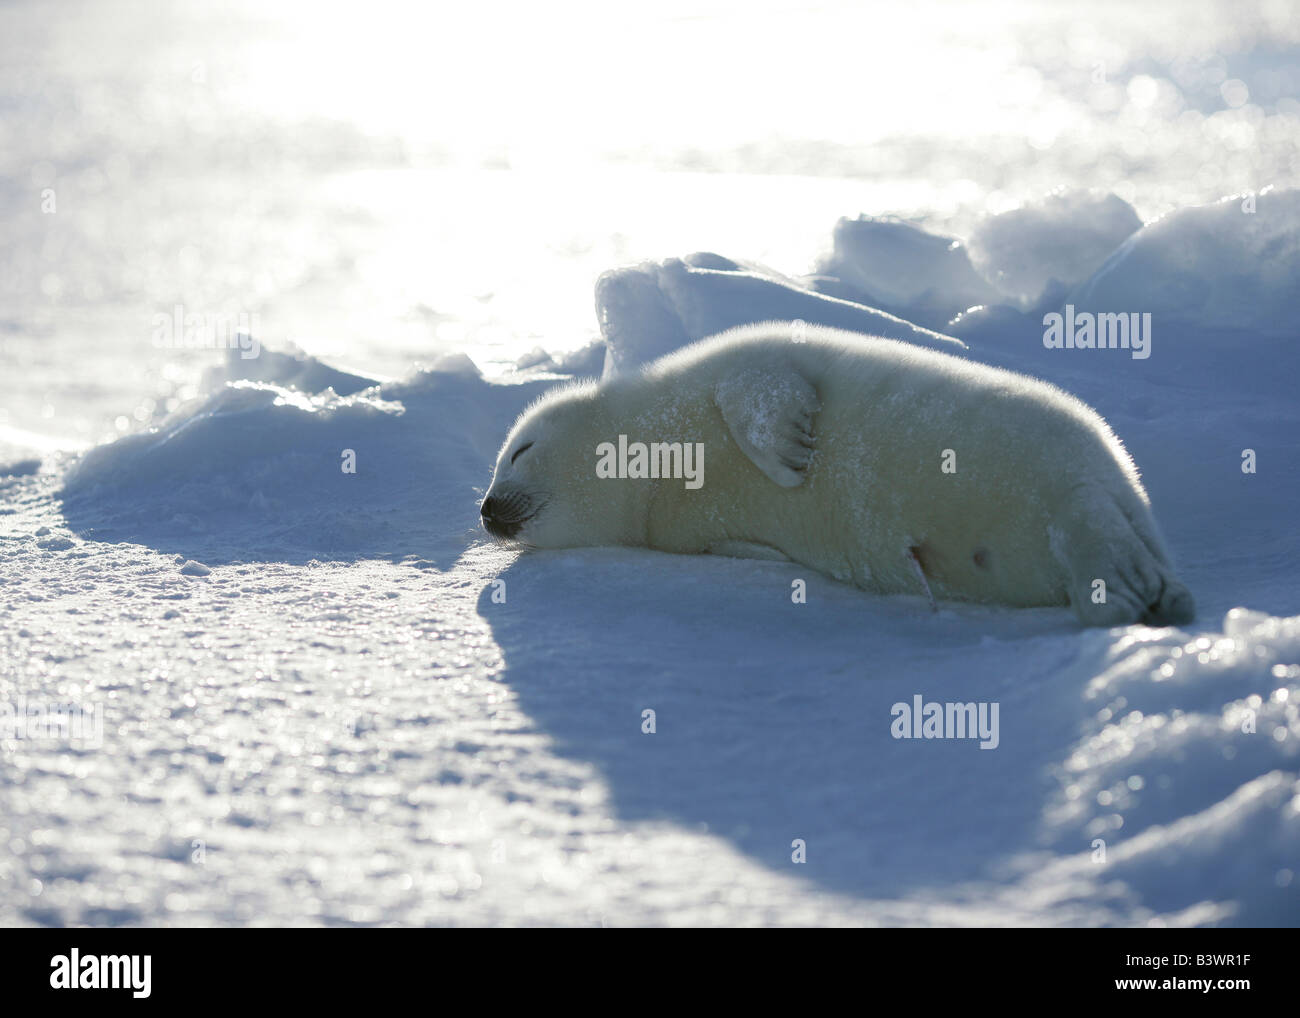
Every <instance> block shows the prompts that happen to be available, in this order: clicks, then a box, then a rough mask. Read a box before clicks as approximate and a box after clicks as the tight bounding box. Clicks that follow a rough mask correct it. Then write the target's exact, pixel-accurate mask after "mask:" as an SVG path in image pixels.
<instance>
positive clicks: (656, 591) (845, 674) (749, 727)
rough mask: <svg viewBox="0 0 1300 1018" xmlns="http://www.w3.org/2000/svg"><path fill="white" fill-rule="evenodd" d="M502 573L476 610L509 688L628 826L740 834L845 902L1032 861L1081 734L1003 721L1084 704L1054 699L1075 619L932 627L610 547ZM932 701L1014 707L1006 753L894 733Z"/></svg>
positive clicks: (914, 617)
mask: <svg viewBox="0 0 1300 1018" xmlns="http://www.w3.org/2000/svg"><path fill="white" fill-rule="evenodd" d="M498 579H501V580H504V581H505V586H504V588H501V587H499V586H498V587H493V586H492V585H489V586H488V587H487V588H485V590H484V592H483V594H482V595H481V597H480V600H479V605H478V611H479V613H480V615H482V617H483V618H484V619H485V620H487V621H488V623H489V625H490V626H491V629H492V633H493V635H494V637H495V639H496V642H497V643H498V645H499V646H500V648H501V651H502V654H503V656H504V659H505V673H504V680H505V681H506V682H507V683H508V684H509V685H510V686H511V687H512V688H513V689H514V690H515V691H516V692H517V693H518V695H519V697H520V701H521V704H520V705H521V707H522V709H523V710H524V711H525V713H527V714H528V715H529V716H530V717H531V718H532V719H533V720H534V722H535V723H536V724H537V725H538V726H539V728H541V729H542V730H544V731H546V732H547V733H549V734H550V735H552V736H553V737H554V738H555V740H556V743H557V747H556V749H557V751H558V752H560V753H563V754H565V755H570V756H573V757H576V758H580V759H585V760H588V761H590V762H591V763H592V764H593V765H595V767H596V768H597V770H598V771H599V774H600V777H601V778H602V779H603V781H604V782H606V783H607V785H608V789H609V794H610V796H611V799H612V802H611V806H612V808H613V810H614V811H615V812H616V813H617V815H618V816H619V817H620V818H621V819H622V820H623V821H642V820H644V821H653V820H660V821H664V820H666V821H669V822H672V823H675V824H679V825H681V826H682V827H683V828H684V829H687V830H690V831H692V832H702V833H708V834H711V835H713V836H716V837H721V838H726V839H728V840H730V841H731V842H732V843H733V844H734V845H735V846H736V848H737V849H739V850H740V851H742V852H744V853H745V854H746V855H748V856H749V857H751V858H753V859H754V860H756V861H759V862H761V863H763V864H765V865H766V866H769V867H771V868H772V869H773V870H774V871H778V872H782V873H785V874H788V875H790V876H793V877H803V878H807V879H811V880H814V881H816V882H817V883H819V884H821V885H824V886H825V887H826V888H828V889H833V890H835V891H837V892H841V893H851V894H855V895H861V896H864V897H871V898H877V897H891V898H892V897H895V896H897V895H898V894H899V893H900V891H901V890H904V889H907V888H912V889H924V888H925V887H929V886H934V887H940V886H947V887H951V885H953V884H956V883H962V882H965V881H969V880H978V879H979V878H981V877H986V876H989V875H990V872H991V871H992V870H994V869H995V868H997V867H998V866H999V865H1000V864H1002V863H1003V862H1005V860H1006V856H1007V855H1008V852H1009V849H1010V847H1014V849H1015V850H1016V851H1019V850H1027V849H1030V848H1032V847H1034V845H1035V835H1036V827H1037V824H1038V822H1039V818H1040V816H1041V810H1042V806H1043V802H1044V799H1045V796H1046V795H1047V794H1048V793H1049V792H1050V791H1051V790H1052V789H1053V788H1055V787H1056V785H1055V782H1054V779H1053V778H1051V776H1050V765H1051V764H1052V763H1054V762H1056V761H1059V760H1060V759H1061V755H1062V752H1063V748H1064V747H1065V746H1068V745H1069V743H1070V742H1071V741H1072V739H1073V738H1074V737H1076V736H1077V732H1075V731H1074V730H1073V728H1072V727H1071V726H1070V725H1069V724H1068V723H1065V722H1061V721H1056V722H1053V721H1052V720H1051V719H1050V718H1049V719H1046V720H1044V719H1042V718H1040V717H1036V716H1035V717H1030V716H1028V715H1029V714H1030V711H1028V710H1027V709H1021V710H1015V709H1007V706H1008V704H1007V702H1008V701H1009V700H1010V701H1014V700H1016V699H1017V698H1023V696H1024V695H1025V693H1024V692H1023V690H1024V689H1026V688H1027V687H1026V684H1032V688H1035V689H1036V693H1035V694H1034V695H1035V696H1037V698H1038V703H1039V704H1041V701H1042V699H1043V698H1044V697H1047V698H1049V699H1052V698H1062V699H1065V698H1070V697H1074V698H1077V697H1078V695H1079V689H1078V688H1077V686H1071V685H1069V684H1060V683H1058V684H1057V685H1056V687H1051V686H1050V685H1048V686H1047V687H1046V691H1044V690H1045V684H1050V683H1051V682H1052V680H1053V679H1055V678H1057V677H1058V676H1059V675H1060V672H1061V669H1062V668H1064V667H1066V666H1068V665H1069V663H1070V661H1071V660H1072V659H1073V656H1074V654H1075V652H1076V650H1075V648H1076V647H1077V642H1076V641H1074V640H1069V639H1067V640H1062V639H1061V636H1062V635H1065V634H1070V633H1073V634H1076V635H1077V634H1078V630H1077V628H1076V627H1075V625H1074V622H1073V619H1072V618H1071V617H1070V616H1069V614H1068V612H1067V611H1065V610H1064V609H1061V610H1059V611H1058V610H1046V609H1044V610H1035V611H1028V612H1025V611H1021V612H1015V611H1010V610H999V609H986V608H977V607H974V606H956V607H953V606H946V607H942V608H941V609H940V611H939V612H938V613H937V614H932V613H931V612H930V611H929V608H928V606H927V605H926V604H925V602H924V601H923V600H922V599H921V598H920V597H916V598H911V597H894V598H883V597H873V596H869V595H866V594H863V593H862V592H860V591H857V590H854V589H852V588H849V587H845V586H842V585H840V584H838V583H835V582H834V581H832V580H829V579H827V578H825V577H822V576H820V575H818V574H816V573H813V572H811V571H810V570H807V569H805V568H803V567H801V566H797V565H787V564H783V563H782V564H778V563H769V562H752V561H742V560H737V559H725V558H716V557H713V556H698V557H689V556H676V555H666V554H661V553H656V552H648V551H630V550H615V549H590V550H583V551H575V552H545V553H534V554H530V555H525V556H523V557H521V558H520V559H518V560H516V562H515V563H513V564H512V565H511V567H510V568H508V569H507V570H506V571H505V572H503V573H502V574H500V576H499V577H498ZM798 579H802V580H805V581H806V583H807V602H806V603H804V604H797V603H794V601H793V600H792V596H791V595H792V592H793V590H794V587H793V584H794V581H795V580H798ZM494 590H495V591H496V593H497V600H494V598H493V593H494ZM502 592H504V595H505V601H504V603H499V599H500V595H501V593H502ZM1044 637H1045V638H1044ZM916 694H920V695H922V696H923V697H925V699H926V700H938V701H947V700H953V701H958V700H959V701H963V702H966V701H972V700H974V701H1001V702H1002V704H1003V707H1002V710H1001V714H1000V716H1001V720H1000V733H999V735H1000V743H1001V745H1000V748H999V749H995V750H991V751H985V750H981V749H980V748H979V746H978V744H977V743H976V742H975V741H964V740H951V741H942V740H933V741H931V740H900V739H895V738H894V737H893V736H892V735H891V732H890V727H891V723H892V722H893V715H892V713H891V707H892V705H893V704H895V703H896V702H900V701H906V702H911V699H912V697H913V695H916ZM647 711H653V712H654V714H653V721H654V725H653V728H654V730H653V733H651V732H649V731H648V730H647V729H648V728H649V724H648V719H649V718H650V717H651V715H648V714H647V713H646V712H647ZM1038 713H1039V711H1038V710H1037V709H1035V710H1034V711H1033V714H1035V715H1037V714H1038ZM1056 716H1057V717H1058V718H1066V717H1072V716H1077V712H1072V711H1069V710H1064V711H1058V712H1057V715H1056ZM1008 746H1010V747H1011V748H1008ZM797 840H801V841H802V842H803V843H804V846H805V851H806V858H807V861H806V863H803V864H797V863H795V862H794V861H793V853H794V852H795V850H796V846H795V844H794V843H795V842H796V841H797Z"/></svg>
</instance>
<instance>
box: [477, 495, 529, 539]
mask: <svg viewBox="0 0 1300 1018" xmlns="http://www.w3.org/2000/svg"><path fill="white" fill-rule="evenodd" d="M479 513H480V515H482V517H483V529H484V530H486V531H487V532H488V533H489V534H491V535H492V536H493V537H514V536H515V534H517V533H519V527H520V521H519V520H510V519H502V518H501V502H500V500H499V499H496V498H493V497H492V496H490V495H489V496H488V497H487V498H485V499H484V500H483V505H482V506H480V507H479Z"/></svg>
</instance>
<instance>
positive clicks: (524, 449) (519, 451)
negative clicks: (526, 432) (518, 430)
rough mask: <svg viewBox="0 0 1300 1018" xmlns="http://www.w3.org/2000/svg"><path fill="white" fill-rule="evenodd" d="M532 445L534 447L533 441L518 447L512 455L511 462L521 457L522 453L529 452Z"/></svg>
mask: <svg viewBox="0 0 1300 1018" xmlns="http://www.w3.org/2000/svg"><path fill="white" fill-rule="evenodd" d="M532 447H533V443H532V442H525V443H524V444H523V445H521V446H520V447H519V448H518V449H516V450H515V453H514V455H513V456H511V457H510V462H511V463H512V464H513V463H514V461H515V460H517V459H518V458H519V456H520V454H522V453H524V452H527V451H528V450H529V449H531V448H532Z"/></svg>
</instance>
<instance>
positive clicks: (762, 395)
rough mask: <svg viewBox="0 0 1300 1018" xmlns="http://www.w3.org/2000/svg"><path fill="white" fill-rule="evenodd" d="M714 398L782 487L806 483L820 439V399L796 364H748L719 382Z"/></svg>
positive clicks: (753, 455)
mask: <svg viewBox="0 0 1300 1018" xmlns="http://www.w3.org/2000/svg"><path fill="white" fill-rule="evenodd" d="M714 399H715V400H716V402H717V404H718V409H719V410H721V411H722V419H723V420H724V421H726V422H727V427H728V428H730V429H731V434H732V437H734V438H735V440H736V442H737V444H738V445H739V446H740V448H741V449H742V450H744V453H745V455H746V456H748V457H749V458H750V459H751V460H753V461H754V464H755V465H756V466H757V467H758V469H760V470H761V471H763V473H765V474H767V476H768V477H770V478H772V480H774V481H775V482H776V483H777V484H779V485H781V487H783V488H793V487H796V486H797V485H799V484H801V483H802V482H803V479H804V474H805V473H806V472H807V470H808V466H809V464H811V463H812V457H813V449H814V446H815V444H816V441H817V438H816V435H815V433H814V431H813V415H814V414H816V413H817V411H818V410H820V409H821V400H819V399H818V398H817V390H816V389H815V388H813V385H812V383H811V382H809V381H808V379H806V378H804V377H803V375H801V374H799V372H798V371H796V370H795V369H794V368H793V367H790V368H788V369H786V370H774V369H770V368H747V369H745V370H743V371H738V372H736V373H735V374H733V375H729V376H728V377H727V378H724V379H723V380H722V381H721V382H719V383H718V385H717V388H716V389H715V390H714Z"/></svg>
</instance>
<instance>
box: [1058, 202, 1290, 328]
mask: <svg viewBox="0 0 1300 1018" xmlns="http://www.w3.org/2000/svg"><path fill="white" fill-rule="evenodd" d="M1297 294H1300V190H1295V189H1289V190H1273V189H1265V190H1264V191H1262V192H1261V193H1260V194H1258V195H1235V196H1232V197H1228V198H1223V199H1221V200H1220V201H1217V202H1215V203H1213V204H1210V205H1194V206H1190V207H1188V208H1183V209H1178V210H1176V211H1174V212H1171V213H1169V215H1167V216H1164V217H1163V218H1161V219H1158V220H1156V221H1155V222H1153V223H1149V224H1148V225H1146V226H1145V227H1143V228H1142V229H1141V230H1139V231H1138V232H1137V233H1135V234H1134V235H1133V236H1132V237H1130V238H1129V239H1128V240H1127V241H1125V242H1124V244H1123V245H1121V247H1120V248H1119V249H1118V250H1117V251H1116V252H1115V253H1114V254H1113V255H1111V257H1110V258H1108V259H1107V260H1106V262H1105V264H1104V265H1102V267H1101V268H1100V269H1098V270H1097V272H1096V273H1095V274H1094V275H1093V276H1092V277H1091V278H1090V279H1088V280H1087V281H1086V282H1084V283H1083V284H1081V285H1080V286H1078V287H1076V288H1075V290H1074V291H1072V292H1071V293H1070V294H1069V296H1068V298H1067V302H1068V303H1071V304H1073V305H1074V306H1075V307H1076V308H1077V309H1078V310H1079V311H1090V312H1103V311H1114V312H1121V311H1123V312H1133V311H1141V312H1150V313H1151V314H1152V316H1153V318H1154V319H1155V321H1156V323H1157V328H1159V327H1161V326H1164V325H1168V324H1178V325H1185V326H1187V327H1190V328H1195V329H1198V330H1214V329H1225V330H1234V331H1239V332H1240V331H1245V332H1250V333H1254V334H1259V335H1267V336H1275V337H1294V336H1295V334H1296V324H1295V314H1296V295H1297Z"/></svg>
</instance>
